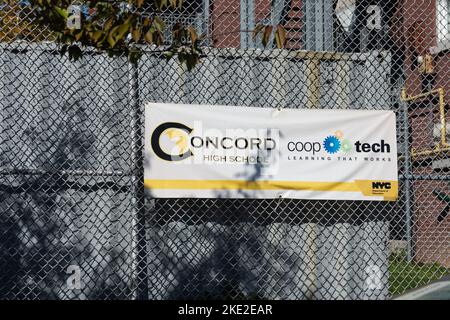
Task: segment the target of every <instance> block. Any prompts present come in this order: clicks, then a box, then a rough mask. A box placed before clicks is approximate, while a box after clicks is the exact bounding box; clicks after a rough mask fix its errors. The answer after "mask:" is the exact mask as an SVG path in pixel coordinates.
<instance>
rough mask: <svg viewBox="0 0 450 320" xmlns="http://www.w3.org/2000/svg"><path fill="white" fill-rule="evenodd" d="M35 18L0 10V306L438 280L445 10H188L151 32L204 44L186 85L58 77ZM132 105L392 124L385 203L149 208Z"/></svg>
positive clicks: (396, 3)
mask: <svg viewBox="0 0 450 320" xmlns="http://www.w3.org/2000/svg"><path fill="white" fill-rule="evenodd" d="M117 3H118V5H123V6H124V7H126V6H127V3H126V2H124V3H122V4H121V3H120V2H119V1H117ZM148 3H149V4H148V5H147V6H146V7H145V9H144V10H145V11H146V12H148V13H149V14H151V13H152V5H153V4H152V1H148ZM35 16H36V12H35V10H34V9H33V8H32V7H31V6H30V3H29V2H28V1H0V59H1V68H0V108H1V111H0V138H1V139H0V141H1V143H0V208H1V214H0V297H1V298H3V299H141V298H143V299H145V298H149V299H176V298H200V299H202V298H203V299H206V298H232V299H241V298H268V299H387V298H390V297H392V296H393V295H397V294H401V293H403V292H405V291H406V290H408V289H411V288H416V287H418V286H421V285H423V284H426V283H428V282H430V281H432V280H434V279H438V278H440V277H442V276H443V275H445V274H447V273H448V272H449V268H450V220H449V217H448V214H449V210H450V188H449V181H450V175H449V174H448V169H449V168H450V159H449V155H450V146H449V144H448V143H447V139H448V132H449V128H450V126H449V125H447V123H446V121H447V119H448V116H447V107H448V101H449V99H450V96H449V94H448V91H449V70H450V61H449V56H450V53H449V52H448V49H450V1H449V0H430V1H428V0H427V1H425V0H389V1H382V0H316V1H313V0H258V1H256V0H191V1H189V0H185V1H184V5H183V8H182V9H180V10H169V9H167V10H166V11H165V12H164V13H163V15H162V17H163V19H164V20H165V21H166V23H167V25H169V26H170V25H173V24H174V23H175V22H181V23H185V24H190V25H194V26H195V27H196V28H197V29H198V30H200V31H201V33H204V34H206V35H207V37H206V40H205V41H204V43H203V45H204V47H205V48H204V56H203V57H202V59H201V63H200V64H199V65H198V66H197V67H196V68H195V69H194V70H192V71H186V70H185V68H183V67H182V66H181V65H180V64H179V63H178V61H177V60H176V59H172V60H169V61H168V62H166V60H165V58H164V57H162V55H161V53H159V51H158V50H156V51H155V50H154V48H150V47H149V48H147V49H146V51H145V53H144V55H143V57H142V58H141V59H140V60H139V62H138V64H132V63H130V62H129V61H128V60H127V58H126V57H125V56H124V57H114V58H110V57H107V55H105V54H101V53H98V52H96V51H94V50H91V49H90V48H85V49H84V56H83V58H81V59H80V60H78V61H75V62H74V61H69V59H68V57H67V56H64V55H60V54H59V46H58V45H57V44H55V43H54V42H53V41H54V35H53V34H52V33H51V32H50V31H49V30H48V29H46V28H42V27H40V26H39V27H38V26H36V25H35V24H34V23H33V19H34V18H35ZM258 24H270V25H274V26H275V25H279V24H281V25H283V26H284V27H285V29H286V31H287V42H286V45H285V48H284V49H281V50H280V49H276V46H275V41H274V40H273V39H271V41H269V43H268V45H267V46H266V47H263V45H262V43H261V39H260V38H258V37H254V36H253V34H252V31H253V30H254V29H255V28H256V26H257V25H258ZM169 28H170V27H169ZM166 38H167V39H168V41H169V40H170V34H167V35H166ZM145 102H172V103H196V104H210V105H215V104H219V105H237V106H243V107H245V106H255V107H266V108H268V107H274V108H275V107H276V108H340V109H346V108H348V109H390V110H394V111H395V112H396V114H397V119H398V126H397V132H398V150H399V163H398V166H399V179H400V191H399V192H400V195H399V199H398V201H396V202H364V201H304V200H290V199H282V200H261V199H259V200H254V199H220V198H218V199H153V198H152V197H150V196H148V195H146V194H145V193H144V189H143V188H144V186H143V172H142V168H143V161H144V160H143V153H142V150H143V141H144V139H143V105H144V103H145Z"/></svg>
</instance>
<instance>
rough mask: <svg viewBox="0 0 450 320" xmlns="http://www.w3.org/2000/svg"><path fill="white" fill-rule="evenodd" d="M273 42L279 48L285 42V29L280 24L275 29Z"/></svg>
mask: <svg viewBox="0 0 450 320" xmlns="http://www.w3.org/2000/svg"><path fill="white" fill-rule="evenodd" d="M275 42H276V43H277V47H278V49H281V48H283V47H284V46H285V44H286V29H285V28H284V27H283V26H282V25H278V26H277V29H276V31H275Z"/></svg>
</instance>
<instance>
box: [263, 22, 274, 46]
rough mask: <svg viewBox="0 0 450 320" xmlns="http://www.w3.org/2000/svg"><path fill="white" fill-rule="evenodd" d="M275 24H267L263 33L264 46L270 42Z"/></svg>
mask: <svg viewBox="0 0 450 320" xmlns="http://www.w3.org/2000/svg"><path fill="white" fill-rule="evenodd" d="M272 30H273V26H266V27H265V29H264V33H263V38H262V44H263V46H264V47H266V46H267V44H268V43H269V39H270V36H271V35H272Z"/></svg>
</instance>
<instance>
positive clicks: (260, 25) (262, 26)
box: [252, 24, 264, 40]
mask: <svg viewBox="0 0 450 320" xmlns="http://www.w3.org/2000/svg"><path fill="white" fill-rule="evenodd" d="M263 29H264V25H263V24H258V25H257V26H256V27H255V30H253V34H252V38H253V40H255V39H256V37H257V36H258V34H259V33H260V32H261V31H262V30H263Z"/></svg>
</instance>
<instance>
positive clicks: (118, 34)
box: [108, 18, 130, 48]
mask: <svg viewBox="0 0 450 320" xmlns="http://www.w3.org/2000/svg"><path fill="white" fill-rule="evenodd" d="M129 29H130V18H128V19H127V20H126V21H125V22H124V23H122V24H119V25H118V26H115V27H114V28H112V29H111V31H110V32H109V35H108V43H109V45H110V47H111V48H113V47H114V46H115V45H116V44H117V42H118V41H119V40H121V39H123V38H124V37H125V35H126V34H127V32H128V31H129Z"/></svg>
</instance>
